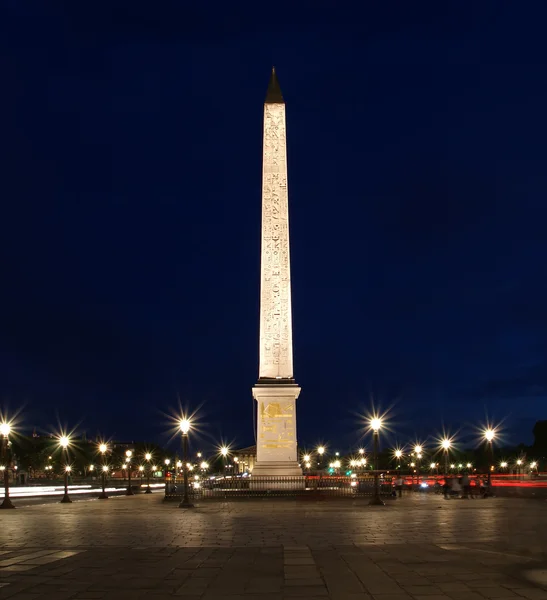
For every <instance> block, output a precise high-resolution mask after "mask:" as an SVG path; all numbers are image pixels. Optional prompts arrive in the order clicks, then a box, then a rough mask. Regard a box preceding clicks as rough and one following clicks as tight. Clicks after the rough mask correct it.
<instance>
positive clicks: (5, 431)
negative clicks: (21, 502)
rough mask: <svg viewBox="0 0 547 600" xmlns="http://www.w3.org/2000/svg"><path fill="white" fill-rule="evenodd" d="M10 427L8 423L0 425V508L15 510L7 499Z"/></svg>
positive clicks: (8, 498)
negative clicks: (0, 491) (0, 492)
mask: <svg viewBox="0 0 547 600" xmlns="http://www.w3.org/2000/svg"><path fill="white" fill-rule="evenodd" d="M10 432H11V425H10V424H9V423H1V424H0V434H2V464H3V466H4V501H3V502H2V504H0V508H15V506H13V504H12V502H11V499H10V497H9V468H8V467H9V462H10V461H9V459H8V454H9V434H10Z"/></svg>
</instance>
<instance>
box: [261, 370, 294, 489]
mask: <svg viewBox="0 0 547 600" xmlns="http://www.w3.org/2000/svg"><path fill="white" fill-rule="evenodd" d="M299 394H300V387H299V386H297V385H296V384H295V382H294V379H289V378H287V379H260V380H259V382H258V383H257V384H256V386H255V387H254V388H253V397H254V398H255V399H256V403H257V408H258V410H257V413H258V414H257V432H256V433H257V436H256V437H257V444H256V463H255V466H254V468H253V473H252V477H251V485H253V484H252V482H253V481H255V482H258V480H259V479H260V481H261V485H262V484H263V485H264V486H265V487H264V488H262V489H268V484H271V485H272V486H273V485H277V484H278V483H279V484H280V485H282V484H283V478H284V477H287V478H291V479H295V481H294V482H293V483H294V484H295V485H296V486H299V487H298V488H294V487H293V488H290V489H300V486H302V487H304V478H303V477H302V469H301V468H300V467H299V466H298V455H297V449H296V399H297V398H298V395H299ZM300 478H301V479H302V481H300ZM285 483H286V484H287V485H288V484H289V482H288V481H287V482H285ZM256 485H258V483H257V484H256ZM255 489H257V488H255ZM269 489H274V488H272V487H270V488H269ZM275 489H286V488H283V487H277V488H275Z"/></svg>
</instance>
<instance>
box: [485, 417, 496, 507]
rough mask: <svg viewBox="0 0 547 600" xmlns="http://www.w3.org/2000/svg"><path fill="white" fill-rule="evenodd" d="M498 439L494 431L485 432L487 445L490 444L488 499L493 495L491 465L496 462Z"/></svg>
mask: <svg viewBox="0 0 547 600" xmlns="http://www.w3.org/2000/svg"><path fill="white" fill-rule="evenodd" d="M495 437H496V432H495V431H494V430H493V429H490V428H488V429H486V430H485V431H484V439H485V440H486V443H487V444H488V450H489V452H488V458H489V459H490V461H489V462H490V464H489V465H488V477H487V481H486V485H487V489H486V491H485V493H484V497H485V498H487V497H488V496H491V495H492V469H491V464H492V463H493V462H494V445H493V442H494V438H495Z"/></svg>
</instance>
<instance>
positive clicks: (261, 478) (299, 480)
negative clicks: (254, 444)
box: [249, 465, 306, 491]
mask: <svg viewBox="0 0 547 600" xmlns="http://www.w3.org/2000/svg"><path fill="white" fill-rule="evenodd" d="M290 468H291V467H290V466H288V465H283V466H281V465H280V470H283V471H284V472H287V471H288V470H289V469H290ZM292 468H293V470H294V472H295V473H298V472H299V473H300V474H297V475H288V476H287V475H284V476H279V475H278V476H276V475H255V474H254V472H255V469H256V465H255V469H253V474H252V475H251V477H250V478H249V489H250V490H256V491H259V490H260V491H268V490H271V491H279V490H287V491H289V490H304V489H306V478H305V477H304V476H303V475H302V470H301V469H300V467H299V466H298V465H294V466H293V467H292Z"/></svg>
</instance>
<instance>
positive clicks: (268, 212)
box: [252, 69, 302, 478]
mask: <svg viewBox="0 0 547 600" xmlns="http://www.w3.org/2000/svg"><path fill="white" fill-rule="evenodd" d="M259 353H260V362H259V373H258V383H257V384H256V385H255V387H253V397H254V398H255V400H256V401H257V432H256V433H257V436H256V438H257V439H256V441H257V444H256V463H255V466H254V469H253V472H252V476H253V478H256V477H257V476H259V477H262V476H272V477H280V476H286V475H302V470H301V469H300V467H299V466H298V456H297V446H296V399H297V398H298V395H299V394H300V387H299V386H298V385H296V383H295V381H294V378H293V355H292V320H291V264H290V252H289V204H288V194H287V145H286V127H285V102H284V100H283V96H282V94H281V88H280V87H279V82H278V80H277V75H276V73H275V69H272V74H271V77H270V83H269V85H268V92H267V94H266V100H265V102H264V142H263V158H262V239H261V266H260V349H259Z"/></svg>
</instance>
